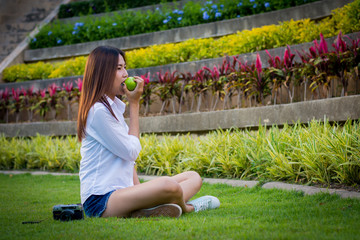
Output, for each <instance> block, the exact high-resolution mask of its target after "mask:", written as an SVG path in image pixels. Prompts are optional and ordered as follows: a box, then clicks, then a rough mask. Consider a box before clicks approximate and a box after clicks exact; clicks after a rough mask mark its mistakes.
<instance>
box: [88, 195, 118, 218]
mask: <svg viewBox="0 0 360 240" xmlns="http://www.w3.org/2000/svg"><path fill="white" fill-rule="evenodd" d="M114 191H115V190H113V191H111V192H108V193H106V194H104V195H91V196H90V197H89V198H88V199H86V201H85V202H84V204H83V208H84V211H85V214H86V216H88V217H101V214H103V212H104V211H105V209H106V205H107V202H108V200H109V197H110V195H111V194H112V193H113V192H114Z"/></svg>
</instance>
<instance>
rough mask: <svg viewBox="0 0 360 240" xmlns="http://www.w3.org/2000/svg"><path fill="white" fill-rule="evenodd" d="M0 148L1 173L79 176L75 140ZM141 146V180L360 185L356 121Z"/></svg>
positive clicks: (156, 140) (38, 140) (10, 142)
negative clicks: (184, 177)
mask: <svg viewBox="0 0 360 240" xmlns="http://www.w3.org/2000/svg"><path fill="white" fill-rule="evenodd" d="M0 143H1V144H0V169H25V168H26V169H42V170H52V171H62V170H66V171H71V172H77V171H78V170H79V162H80V159H81V156H80V153H79V148H80V144H79V143H78V142H77V140H76V138H75V137H70V136H69V137H66V138H52V137H45V136H40V135H38V136H37V137H32V138H11V139H7V138H5V137H3V136H2V137H0ZM141 144H142V147H143V149H142V151H141V153H140V155H139V157H138V159H137V170H138V172H141V173H145V174H154V175H173V174H177V173H180V172H183V171H186V170H194V171H197V172H199V173H200V174H201V175H202V176H203V177H227V178H228V177H230V178H241V179H272V180H283V181H290V182H302V183H326V184H329V183H343V184H348V185H353V186H354V185H355V186H358V185H359V184H360V122H359V121H354V122H352V121H347V122H346V123H345V125H344V126H339V125H331V124H329V123H328V122H325V123H321V122H318V121H312V122H310V123H309V125H308V126H307V125H302V124H298V123H297V124H295V125H294V126H288V125H285V126H284V127H283V128H282V129H279V128H278V127H276V126H273V127H271V128H269V129H267V128H265V127H263V126H261V127H260V128H259V130H257V131H247V130H245V131H243V130H239V129H231V130H218V131H215V132H212V133H209V134H207V135H203V136H198V137H195V136H190V135H178V136H169V135H165V136H162V137H159V136H156V135H143V136H142V137H141Z"/></svg>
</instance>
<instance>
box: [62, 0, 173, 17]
mask: <svg viewBox="0 0 360 240" xmlns="http://www.w3.org/2000/svg"><path fill="white" fill-rule="evenodd" d="M172 1H173V0H141V1H140V0H105V1H104V0H92V1H83V2H72V3H68V4H62V5H61V6H60V10H59V14H58V17H59V18H70V17H76V16H83V15H90V14H96V13H103V12H111V11H116V10H121V9H126V8H136V7H142V6H147V5H153V4H158V3H160V2H172Z"/></svg>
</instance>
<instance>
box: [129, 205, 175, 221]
mask: <svg viewBox="0 0 360 240" xmlns="http://www.w3.org/2000/svg"><path fill="white" fill-rule="evenodd" d="M181 214H182V210H181V207H180V206H179V205H177V204H172V203H169V204H162V205H159V206H156V207H153V208H146V209H140V210H137V211H135V212H132V213H131V217H132V218H142V217H173V218H178V217H180V216H181Z"/></svg>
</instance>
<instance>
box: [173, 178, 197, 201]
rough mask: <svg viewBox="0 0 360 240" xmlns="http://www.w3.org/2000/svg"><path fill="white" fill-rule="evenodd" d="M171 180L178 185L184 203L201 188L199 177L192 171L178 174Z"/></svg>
mask: <svg viewBox="0 0 360 240" xmlns="http://www.w3.org/2000/svg"><path fill="white" fill-rule="evenodd" d="M171 178H173V179H174V180H175V181H176V182H178V183H179V184H180V186H181V188H182V190H183V198H184V201H185V202H187V201H189V200H190V199H191V198H192V197H193V196H194V195H195V194H196V193H197V192H199V191H200V188H201V186H202V179H201V177H200V175H199V174H198V173H197V172H194V171H188V172H184V173H180V174H177V175H175V176H173V177H171Z"/></svg>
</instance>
